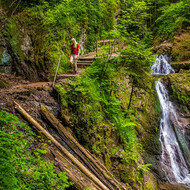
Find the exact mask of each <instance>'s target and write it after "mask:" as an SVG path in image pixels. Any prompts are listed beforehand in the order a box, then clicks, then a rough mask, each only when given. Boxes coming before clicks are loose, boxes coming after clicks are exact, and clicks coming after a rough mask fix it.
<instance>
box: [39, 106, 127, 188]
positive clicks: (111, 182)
mask: <svg viewBox="0 0 190 190" xmlns="http://www.w3.org/2000/svg"><path fill="white" fill-rule="evenodd" d="M41 111H42V113H43V115H44V116H45V118H46V119H47V120H48V121H49V122H50V123H51V125H53V126H54V127H55V128H56V129H57V130H58V132H59V134H60V135H61V136H62V137H66V141H65V143H67V144H68V146H69V147H70V148H71V149H73V151H74V152H75V153H76V154H78V156H79V157H80V159H82V160H83V161H87V160H88V163H86V162H85V164H86V165H87V166H88V167H89V168H90V169H91V171H93V173H95V174H96V175H97V177H99V179H101V181H102V182H104V184H107V186H108V187H109V189H110V190H111V189H126V188H125V187H124V186H123V185H122V184H120V183H119V182H118V181H117V180H116V179H115V178H114V177H112V174H111V173H110V172H109V171H108V170H107V169H106V167H105V166H104V165H103V164H102V163H100V161H99V160H97V159H95V158H93V156H92V155H91V154H90V152H88V150H86V149H85V148H84V147H83V146H81V145H80V144H79V143H78V142H77V140H76V139H75V138H74V137H73V136H72V135H71V134H70V132H68V131H67V130H66V129H65V127H64V126H63V125H62V124H61V123H60V122H59V120H58V119H57V118H56V117H55V116H54V115H53V114H52V113H51V112H50V111H49V109H48V108H47V107H46V106H42V108H41Z"/></svg>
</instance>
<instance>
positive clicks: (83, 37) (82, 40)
mask: <svg viewBox="0 0 190 190" xmlns="http://www.w3.org/2000/svg"><path fill="white" fill-rule="evenodd" d="M85 40H86V29H83V31H82V34H81V37H80V40H79V45H80V50H81V52H80V54H81V55H84V46H85Z"/></svg>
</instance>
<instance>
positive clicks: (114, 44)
mask: <svg viewBox="0 0 190 190" xmlns="http://www.w3.org/2000/svg"><path fill="white" fill-rule="evenodd" d="M101 43H103V46H106V45H109V55H111V54H112V53H114V52H116V50H120V49H123V47H124V45H125V44H124V42H123V41H122V40H120V39H106V40H96V56H98V44H101ZM103 46H102V47H103Z"/></svg>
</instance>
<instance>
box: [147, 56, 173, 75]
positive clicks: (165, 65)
mask: <svg viewBox="0 0 190 190" xmlns="http://www.w3.org/2000/svg"><path fill="white" fill-rule="evenodd" d="M151 69H152V70H153V72H152V75H168V74H169V73H175V71H174V69H173V68H172V67H171V65H170V64H169V58H168V56H167V55H157V56H156V61H155V63H154V64H153V65H152V67H151Z"/></svg>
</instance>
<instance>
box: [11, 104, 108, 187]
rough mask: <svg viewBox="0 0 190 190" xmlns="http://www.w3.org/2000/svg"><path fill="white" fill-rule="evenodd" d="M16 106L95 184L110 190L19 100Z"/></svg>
mask: <svg viewBox="0 0 190 190" xmlns="http://www.w3.org/2000/svg"><path fill="white" fill-rule="evenodd" d="M14 103H15V105H16V106H15V108H16V109H17V110H18V111H19V112H20V113H21V114H22V115H23V116H24V117H25V118H26V119H27V120H28V121H29V122H30V123H31V124H33V125H34V126H35V128H36V129H37V130H39V131H40V132H41V133H42V134H44V135H45V136H46V137H47V138H48V139H50V140H51V142H52V143H53V144H54V145H55V146H56V147H57V148H58V149H59V150H60V151H61V152H62V153H64V154H65V155H66V156H67V157H68V158H69V159H70V160H71V161H72V162H73V163H74V164H75V165H76V166H77V167H78V168H79V169H80V170H81V171H82V172H84V173H85V174H86V175H87V176H88V177H89V178H90V179H91V180H92V181H93V182H94V183H95V184H97V185H98V186H99V187H100V188H102V189H103V190H109V189H108V188H107V187H106V186H105V185H104V184H103V183H102V182H101V181H100V180H99V179H98V178H97V177H96V176H94V175H93V174H92V173H91V172H90V171H89V170H88V169H87V168H86V167H84V165H83V164H81V163H80V162H79V161H78V160H77V159H76V158H75V157H74V156H73V155H72V154H70V152H69V151H67V150H66V149H65V148H64V147H63V146H62V145H61V144H60V143H59V142H58V141H57V140H56V139H55V138H54V137H53V136H52V135H50V134H49V133H48V132H47V131H46V130H45V129H44V128H43V127H42V126H41V125H40V124H39V123H38V122H37V121H35V120H34V119H33V118H32V117H31V116H30V115H29V114H28V113H27V112H26V111H25V110H24V109H23V108H22V107H21V106H20V105H19V104H18V103H17V102H15V101H14Z"/></svg>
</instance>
